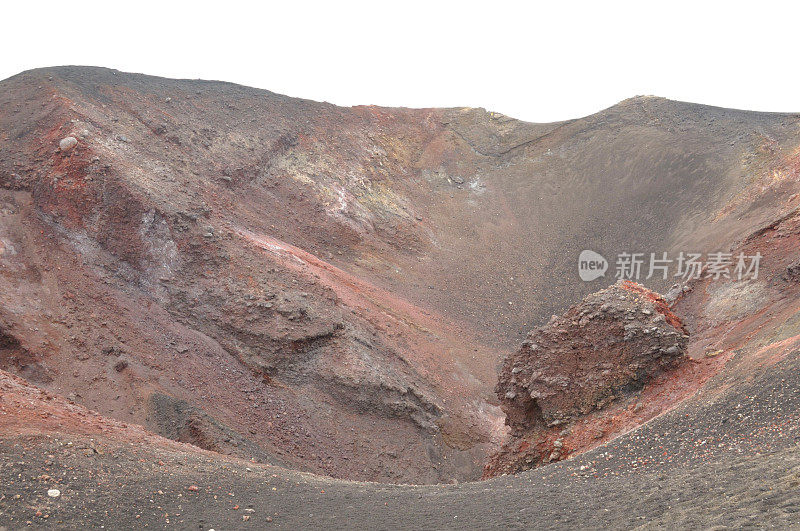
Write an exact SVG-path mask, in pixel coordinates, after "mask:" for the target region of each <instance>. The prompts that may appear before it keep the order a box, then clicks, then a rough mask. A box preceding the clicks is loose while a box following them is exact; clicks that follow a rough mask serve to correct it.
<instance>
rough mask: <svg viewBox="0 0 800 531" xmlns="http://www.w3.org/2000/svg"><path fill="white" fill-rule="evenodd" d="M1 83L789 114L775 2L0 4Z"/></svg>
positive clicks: (555, 114) (798, 94)
mask: <svg viewBox="0 0 800 531" xmlns="http://www.w3.org/2000/svg"><path fill="white" fill-rule="evenodd" d="M0 13H2V15H1V16H2V19H3V22H4V23H3V24H2V30H0V50H2V51H0V78H6V77H9V76H11V75H14V74H16V73H18V72H20V71H22V70H27V69H30V68H36V67H41V66H52V65H62V64H80V65H94V66H107V67H111V68H118V69H120V70H124V71H133V72H142V73H148V74H154V75H161V76H167V77H183V78H204V79H221V80H225V81H232V82H236V83H241V84H245V85H251V86H256V87H260V88H265V89H269V90H272V91H274V92H280V93H283V94H288V95H291V96H298V97H305V98H311V99H315V100H323V101H330V102H333V103H337V104H340V105H356V104H379V105H389V106H409V107H434V106H436V107H439V106H474V107H485V108H487V109H490V110H493V111H498V112H502V113H505V114H507V115H510V116H514V117H517V118H521V119H525V120H529V121H554V120H562V119H567V118H574V117H578V116H583V115H586V114H590V113H593V112H596V111H598V110H600V109H602V108H605V107H608V106H610V105H613V104H614V103H616V102H618V101H620V100H622V99H625V98H628V97H631V96H634V95H639V94H652V95H657V96H664V97H668V98H671V99H677V100H683V101H692V102H699V103H708V104H713V105H719V106H724V107H735V108H743V109H751V110H763V111H800V85H798V81H799V80H800V75H799V74H798V72H799V71H800V65H798V55H800V17H798V15H800V6H798V7H795V6H794V5H792V4H791V3H779V2H767V1H760V2H748V3H741V4H737V3H735V2H719V3H715V2H702V1H700V0H697V1H694V2H676V1H670V2H663V3H661V4H659V5H656V4H654V3H653V2H646V1H638V2H585V3H583V2H562V1H558V0H550V1H548V2H546V3H542V4H536V3H531V2H525V3H515V2H501V1H491V2H486V3H485V4H478V3H471V2H468V1H467V0H463V1H461V2H436V1H434V0H428V1H425V2H415V1H401V2H392V3H390V2H381V1H373V2H363V3H360V2H350V3H348V2H320V3H314V2H296V1H291V0H284V1H281V2H278V3H275V4H272V3H268V2H258V3H252V4H248V3H244V2H235V1H216V2H211V3H203V2H199V1H198V2H191V3H169V2H166V1H161V2H149V1H133V2H113V1H105V2H95V1H86V0H61V1H60V2H53V3H47V2H44V3H39V4H36V5H34V3H33V2H23V1H16V2H4V3H3V4H2V6H0Z"/></svg>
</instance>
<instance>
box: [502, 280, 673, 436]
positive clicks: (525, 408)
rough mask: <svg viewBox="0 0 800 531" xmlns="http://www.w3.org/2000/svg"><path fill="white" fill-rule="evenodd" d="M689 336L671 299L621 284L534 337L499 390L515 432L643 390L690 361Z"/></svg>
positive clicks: (508, 367) (509, 363)
mask: <svg viewBox="0 0 800 531" xmlns="http://www.w3.org/2000/svg"><path fill="white" fill-rule="evenodd" d="M687 340H688V335H687V334H686V332H685V330H684V328H683V325H682V323H681V321H680V320H679V319H678V318H677V317H676V316H675V315H674V314H673V313H672V312H671V311H670V310H669V308H668V306H667V304H666V302H665V301H664V299H663V298H662V297H661V296H660V295H658V294H657V293H654V292H652V291H650V290H648V289H647V288H644V287H642V286H640V285H638V284H635V283H632V282H628V281H621V282H618V283H617V284H615V285H613V286H611V287H609V288H607V289H604V290H601V291H598V292H597V293H594V294H592V295H589V296H588V297H586V298H585V299H584V300H583V301H582V302H581V303H579V304H577V305H575V306H573V307H572V308H570V309H569V310H568V311H567V312H566V313H564V314H563V315H562V316H560V317H558V316H553V318H552V319H551V320H550V322H548V323H547V324H546V325H544V326H542V327H540V328H537V329H535V330H534V331H532V332H531V333H530V334H529V335H528V339H527V340H526V341H525V342H524V343H523V345H522V348H520V349H519V350H518V351H517V352H516V353H514V354H513V355H511V356H509V357H508V358H506V360H505V362H504V363H503V368H502V370H501V372H500V376H499V382H498V384H497V387H496V389H495V392H496V393H497V396H498V397H499V398H500V401H501V403H502V408H503V410H504V411H505V412H506V423H507V424H508V425H509V426H510V427H511V428H512V430H514V432H515V433H521V432H524V431H525V430H528V429H530V428H533V427H536V426H542V425H544V426H558V425H560V424H564V423H566V422H568V421H569V420H570V419H572V418H573V417H575V416H579V415H585V414H587V413H590V412H591V411H592V410H595V409H602V408H604V407H605V406H606V405H608V404H609V403H611V402H612V401H613V400H614V399H615V398H617V397H618V396H621V395H625V394H628V393H630V392H633V391H636V390H638V389H641V388H642V386H643V385H644V384H645V383H646V382H647V380H648V379H650V378H651V377H653V376H655V375H656V374H659V373H661V372H663V371H665V370H668V369H672V368H675V367H677V366H678V365H679V364H680V363H682V362H683V361H684V360H685V359H686V357H685V352H686V344H687Z"/></svg>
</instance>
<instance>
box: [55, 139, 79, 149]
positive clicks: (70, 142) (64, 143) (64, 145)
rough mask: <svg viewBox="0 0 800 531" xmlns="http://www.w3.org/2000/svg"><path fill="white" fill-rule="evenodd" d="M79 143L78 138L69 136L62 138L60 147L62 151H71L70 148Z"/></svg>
mask: <svg viewBox="0 0 800 531" xmlns="http://www.w3.org/2000/svg"><path fill="white" fill-rule="evenodd" d="M77 145H78V139H77V138H75V137H74V136H68V137H65V138H62V139H61V142H59V143H58V148H59V149H60V150H61V151H69V150H70V149H72V148H74V147H75V146H77Z"/></svg>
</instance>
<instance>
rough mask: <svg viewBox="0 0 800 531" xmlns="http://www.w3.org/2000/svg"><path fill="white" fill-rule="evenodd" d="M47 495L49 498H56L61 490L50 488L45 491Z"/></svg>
mask: <svg viewBox="0 0 800 531" xmlns="http://www.w3.org/2000/svg"><path fill="white" fill-rule="evenodd" d="M47 495H48V496H50V497H51V498H58V497H59V496H61V491H60V490H58V489H50V490H48V491H47Z"/></svg>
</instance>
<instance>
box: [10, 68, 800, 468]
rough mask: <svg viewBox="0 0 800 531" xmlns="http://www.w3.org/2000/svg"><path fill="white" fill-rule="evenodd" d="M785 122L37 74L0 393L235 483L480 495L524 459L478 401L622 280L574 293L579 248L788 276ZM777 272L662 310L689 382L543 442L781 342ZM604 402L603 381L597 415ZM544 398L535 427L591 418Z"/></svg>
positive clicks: (675, 381) (798, 131)
mask: <svg viewBox="0 0 800 531" xmlns="http://www.w3.org/2000/svg"><path fill="white" fill-rule="evenodd" d="M799 124H800V120H799V119H798V116H797V115H788V114H760V113H748V112H742V111H731V110H726V109H718V108H712V107H706V106H698V105H690V104H683V103H678V102H671V101H667V100H663V99H659V98H649V97H647V98H641V97H640V98H634V99H631V100H626V101H624V102H622V103H620V104H619V105H617V106H614V107H612V108H610V109H607V110H605V111H602V112H600V113H598V114H595V115H592V116H589V117H585V118H581V119H576V120H571V121H567V122H562V123H557V124H530V123H525V122H520V121H517V120H513V119H511V118H508V117H505V116H501V115H498V114H496V113H491V112H487V111H484V110H482V109H382V108H375V107H356V108H340V107H335V106H332V105H328V104H320V103H316V102H310V101H304V100H297V99H293V98H289V97H285V96H280V95H277V94H273V93H269V92H266V91H260V90H255V89H250V88H246V87H240V86H236V85H231V84H228V83H217V82H204V81H188V80H168V79H161V78H154V77H148V76H142V75H136V74H126V73H122V72H117V71H113V70H108V69H100V68H82V67H81V68H79V67H60V68H51V69H42V70H36V71H31V72H25V73H22V74H20V75H18V76H15V77H13V78H10V79H7V80H4V81H2V82H0V331H1V332H0V334H1V335H0V369H3V370H7V371H11V372H14V373H16V374H18V375H20V376H22V377H24V378H26V379H27V380H28V381H29V382H32V383H34V384H36V385H38V386H41V387H42V388H44V389H45V390H47V391H48V392H53V393H59V394H61V395H63V396H66V397H69V398H70V399H71V400H73V401H75V402H77V403H79V404H81V405H83V406H86V407H89V408H91V409H93V410H96V411H97V412H99V413H100V414H102V415H104V416H105V417H109V418H113V419H117V420H118V421H122V422H125V423H135V424H140V425H143V426H145V427H147V428H148V429H149V430H151V431H153V432H156V433H159V434H162V435H165V436H168V437H172V438H175V439H177V440H179V441H183V442H189V443H192V444H195V445H198V446H201V447H203V448H206V449H209V450H214V451H217V452H222V453H225V454H229V455H231V456H239V457H246V458H252V459H256V460H259V461H265V462H274V463H281V464H285V465H287V466H289V467H294V468H298V469H301V470H306V471H312V472H316V473H320V474H327V475H333V476H336V477H341V478H350V479H358V480H377V481H387V482H415V483H433V482H441V481H452V480H458V481H463V480H469V479H477V478H479V477H480V475H481V473H482V471H483V465H484V464H485V463H486V460H487V458H488V456H490V455H493V454H494V452H496V450H497V449H498V448H500V447H501V446H503V445H504V444H505V445H506V446H505V447H504V448H508V444H509V441H512V440H514V439H508V437H509V432H508V431H507V429H506V428H505V427H504V421H505V414H504V412H503V411H502V409H501V408H500V405H501V401H502V400H503V397H505V396H506V393H508V392H515V391H514V390H512V389H506V390H505V391H504V392H503V393H502V394H501V401H498V399H497V398H496V397H495V396H494V394H493V388H494V386H495V384H496V381H497V366H498V365H499V364H500V362H501V360H502V359H503V358H504V356H506V355H508V354H509V353H511V352H514V351H516V350H517V349H518V348H519V344H520V343H521V342H522V341H523V340H524V338H525V335H526V334H527V333H528V331H529V330H531V329H532V328H534V327H535V326H538V325H541V324H542V323H544V322H546V320H547V319H548V318H549V316H550V315H552V314H553V313H558V314H560V313H562V312H563V311H565V310H566V309H567V308H568V307H569V306H570V305H572V304H574V303H575V302H576V301H579V300H580V299H581V298H583V297H585V296H586V295H588V294H589V293H592V292H594V291H597V290H598V289H600V288H603V287H606V286H607V285H608V284H610V283H611V279H610V274H611V271H609V273H608V276H607V277H602V278H599V279H597V280H595V281H593V282H585V283H584V282H581V281H580V280H579V279H578V277H577V275H576V274H575V265H576V261H577V256H578V253H579V252H580V251H581V250H583V249H593V250H595V251H597V252H600V253H601V254H603V255H605V256H607V257H609V258H610V257H612V256H614V254H616V253H618V252H622V251H642V252H662V251H663V252H670V253H672V252H674V251H695V250H696V251H704V252H710V251H717V250H725V249H728V248H738V247H737V246H742V245H745V244H744V243H743V242H744V240H745V238H746V237H748V235H755V236H753V238H755V239H754V240H751V241H752V242H758V246H759V249H762V251H761V252H762V253H763V254H764V255H765V257H769V260H789V261H791V263H794V262H796V258H794V259H793V258H792V251H791V250H790V248H789V247H787V248H781V250H780V251H776V250H775V249H777V247H775V248H773V244H774V245H777V244H778V243H779V242H780V241H781V240H777V239H771V240H768V241H766V240H764V239H763V238H764V237H765V236H764V235H765V234H770V231H774V230H776V229H774V228H773V229H769V228H768V227H777V226H781V227H784V228H783V229H781V230H784V231H788V232H787V234H792V233H791V231H790V230H789V229H786V227H787V223H790V220H791V219H793V218H791V213H792V212H793V211H794V209H795V208H797V206H798V204H799V203H800V199H798V195H797V193H798V191H800V185H799V184H798V169H800V164H799V163H798V145H800V127H798V125H799ZM68 139H74V140H68ZM787 216H789V217H787ZM777 220H783V221H777ZM776 223H778V224H779V225H775V224H776ZM765 227H766V228H765ZM762 230H765V231H767V232H759V231H762ZM770 237H772V236H770ZM786 238H787V240H786V241H789V240H791V239H792V238H793V236H787V237H786ZM748 245H749V244H748ZM753 245H755V244H753ZM769 260H765V262H768V261H769ZM789 265H791V264H787V265H785V266H784V265H782V266H780V267H778V269H776V271H777V270H780V274H778V273H775V275H777V276H775V280H771V281H770V282H773V284H764V283H763V281H759V282H750V283H746V284H736V285H733V286H728V287H725V286H726V285H727V284H726V283H725V282H717V283H710V284H708V286H707V288H705V289H707V290H708V292H707V293H705V294H703V290H702V289H700V288H698V287H695V288H693V289H694V291H692V292H689V294H688V295H685V296H684V297H683V298H681V299H680V300H679V301H678V308H677V309H676V311H677V312H678V314H679V315H681V318H682V319H683V320H684V324H685V326H686V329H687V330H688V331H689V332H690V337H691V338H692V339H690V340H689V343H688V346H687V353H688V355H689V357H690V358H692V359H694V360H695V361H696V362H697V363H695V362H691V363H684V364H681V366H680V367H677V368H674V370H671V371H668V373H669V374H668V375H666V374H665V375H662V376H663V377H662V376H655V377H654V379H653V380H652V381H650V382H649V383H648V385H645V386H644V387H643V388H642V389H640V390H638V391H637V392H636V394H635V398H636V400H635V401H634V402H629V401H625V400H620V401H616V402H615V403H612V404H610V405H609V407H608V408H606V409H605V410H604V411H605V412H606V413H607V414H605V413H604V415H600V416H595V417H591V418H586V419H581V420H579V421H576V422H575V423H574V424H573V426H572V431H571V433H572V435H571V436H572V437H573V439H571V440H570V439H569V436H570V435H569V434H564V435H560V431H563V428H562V429H560V430H559V433H554V434H550V435H548V436H547V437H551V435H552V439H550V438H545V440H546V444H551V443H553V442H554V441H555V439H556V438H557V437H559V436H560V437H561V439H562V442H561V444H562V447H564V448H567V449H570V448H571V449H572V450H573V451H578V450H580V451H582V450H584V449H589V448H591V447H593V446H596V445H598V444H602V443H605V442H607V441H608V440H609V439H610V438H612V437H613V436H616V435H618V434H620V433H622V432H624V431H626V430H629V429H631V428H633V427H635V426H637V425H639V424H641V423H643V422H646V421H647V420H649V419H652V418H653V417H655V416H656V415H658V414H661V413H663V412H664V411H666V410H668V409H669V408H670V407H673V406H674V405H675V404H676V403H678V402H679V401H680V400H682V399H685V398H686V397H687V396H690V395H691V394H692V393H693V392H695V391H697V389H698V388H700V386H701V385H703V383H704V382H706V381H707V380H708V379H709V378H711V377H712V376H713V375H714V374H717V373H718V372H719V371H720V370H721V369H722V367H723V365H724V364H725V362H727V361H728V360H729V359H730V358H731V357H732V354H730V352H732V351H729V350H724V348H728V347H725V345H727V344H728V343H731V342H732V341H733V340H732V336H729V335H725V334H726V333H723V330H728V329H729V328H731V327H732V328H733V329H734V330H741V331H740V332H739V331H737V332H736V334H738V335H737V337H740V338H744V337H746V336H747V337H750V336H748V334H753V333H755V332H753V331H752V330H751V329H750V328H748V327H749V326H750V325H751V320H753V321H752V322H755V321H758V320H759V319H761V320H762V321H759V326H762V327H766V328H764V330H766V329H769V328H773V329H776V330H777V329H780V330H782V332H780V334H784V335H785V334H788V333H789V330H790V329H791V327H792V326H793V325H791V323H790V324H787V325H786V326H785V327H783V325H779V324H777V321H775V322H773V321H771V320H770V319H784V318H787V319H788V316H789V315H790V314H791V312H792V311H793V310H792V309H791V308H790V303H789V302H788V301H786V294H787V293H789V291H788V289H787V288H786V287H785V286H784V284H782V283H787V282H789V280H780V279H782V278H783V277H784V276H787V278H789V279H790V280H791V278H793V277H792V273H791V271H789V270H787V269H786V267H788V266H789ZM643 282H644V283H645V284H646V285H647V286H648V288H652V289H657V290H660V291H662V292H663V291H665V290H666V288H668V287H669V285H670V284H671V283H672V280H671V279H670V280H668V281H664V280H655V279H654V280H652V281H644V280H643ZM742 290H744V291H742ZM725 301H734V302H735V304H731V305H727V304H726V302H725ZM776 301H779V302H776ZM651 303H652V301H651ZM636 304H644V303H636ZM777 304H782V305H784V306H780V307H779V306H776V305H777ZM636 308H637V309H639V307H638V306H636ZM648 308H649V306H648ZM731 308H735V310H732V309H731ZM681 312H684V313H681ZM759 312H761V313H759ZM770 312H775V313H770ZM781 312H783V313H781ZM657 313H660V312H657V311H654V313H653V314H651V315H652V316H653V317H657V315H656V314H657ZM765 315H769V316H770V317H769V318H767V317H765ZM780 322H781V323H783V321H780ZM598 323H603V321H602V319H601V320H600V321H598ZM668 324H669V323H666V324H664V323H661V324H657V325H654V326H657V328H658V329H659V330H661V329H662V328H663V330H668V329H667V328H666V327H667V325H668ZM567 325H568V327H571V326H572V325H571V323H567ZM598 326H600V324H598ZM648 326H651V325H648ZM781 327H783V328H781ZM545 335H547V334H545ZM781 337H783V336H781ZM787 337H788V336H787ZM545 339H546V337H545ZM768 339H769V338H765V339H764V340H765V341H767V340H768ZM783 340H784V339H781V341H783ZM587 341H588V340H587ZM642 341H644V339H642ZM742 341H744V339H742ZM748 341H749V339H748ZM748 344H749V343H748ZM764 344H771V343H769V341H767V343H764ZM610 345H613V343H610ZM707 345H714V346H719V348H714V349H713V351H717V350H723V351H724V354H720V355H716V356H711V357H706V356H705V354H704V352H705V349H706V346H707ZM647 346H648V347H649V346H650V344H649V343H648V344H647ZM661 346H662V345H661V344H660V343H659V348H660V347H661ZM663 346H664V347H665V349H668V348H669V347H670V346H672V345H667V344H666V343H665V344H664V345H663ZM679 346H680V347H681V348H682V343H680V344H679ZM609 348H611V347H610V346H609ZM730 348H734V347H730ZM735 348H745V347H742V346H736V347H735ZM623 350H624V349H623ZM634 354H635V353H634V352H632V351H627V352H626V355H631V356H633V355H634ZM700 361H702V362H700ZM530 369H531V371H533V370H534V367H533V365H531V366H530ZM509 370H511V369H509ZM536 370H538V369H536ZM589 377H590V375H589V374H583V375H582V376H581V377H580V378H581V379H587V378H589ZM537 385H538V384H537ZM620 386H622V387H624V385H622V383H621V380H619V379H617V378H616V377H615V378H613V379H609V380H607V381H603V383H602V384H601V385H600V388H601V389H602V390H603V397H608V396H611V395H610V394H608V393H612V391H613V394H614V395H615V396H616V394H617V390H618V389H619V388H621V387H620ZM637 386H638V383H637ZM526 389H527V388H526ZM533 390H535V389H533ZM539 391H540V392H542V391H546V389H540V390H539ZM528 392H530V390H528ZM592 396H593V395H592ZM559 400H560V401H559V402H555V401H554V402H553V406H552V409H549V410H548V413H547V414H548V415H549V416H551V417H552V420H550V421H548V423H550V422H552V421H553V420H556V419H557V418H558V416H559V412H566V414H572V413H569V412H571V411H578V410H580V411H583V410H585V408H586V407H587V404H589V403H591V402H592V401H593V400H594V398H589V395H585V396H584V395H581V394H578V395H570V396H569V397H568V398H565V399H564V400H561V399H559ZM600 400H602V398H600ZM506 406H508V404H506ZM637 407H638V409H637ZM628 408H630V409H628ZM548 418H549V417H548ZM512 424H513V422H512ZM523 442H524V441H516V443H518V444H522V443H523ZM517 449H518V448H517ZM547 449H548V450H551V448H547ZM543 451H544V450H543ZM515 452H516V450H515ZM550 453H552V452H550ZM567 453H568V452H567V451H564V452H563V454H564V455H566V454H567ZM548 455H549V454H548ZM498 471H499V470H498Z"/></svg>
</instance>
